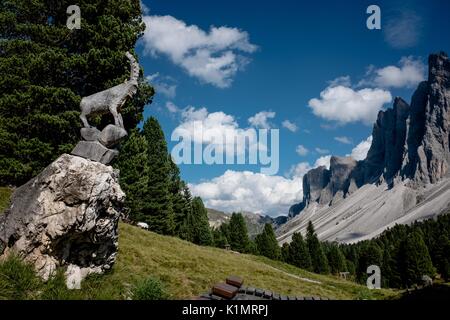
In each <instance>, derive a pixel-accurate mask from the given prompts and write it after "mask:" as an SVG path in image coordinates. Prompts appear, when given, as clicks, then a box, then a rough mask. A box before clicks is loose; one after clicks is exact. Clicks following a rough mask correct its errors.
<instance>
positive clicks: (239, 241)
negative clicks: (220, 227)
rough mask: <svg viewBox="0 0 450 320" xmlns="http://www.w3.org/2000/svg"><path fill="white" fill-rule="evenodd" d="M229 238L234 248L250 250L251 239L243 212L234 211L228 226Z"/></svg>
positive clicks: (244, 250) (236, 249) (240, 250)
mask: <svg viewBox="0 0 450 320" xmlns="http://www.w3.org/2000/svg"><path fill="white" fill-rule="evenodd" d="M226 232H227V233H228V235H227V239H228V243H229V244H230V246H231V249H232V250H235V251H239V252H248V250H249V239H248V231H247V225H246V224H245V220H244V216H243V215H242V214H241V213H233V214H232V215H231V218H230V222H229V225H228V227H227V231H226Z"/></svg>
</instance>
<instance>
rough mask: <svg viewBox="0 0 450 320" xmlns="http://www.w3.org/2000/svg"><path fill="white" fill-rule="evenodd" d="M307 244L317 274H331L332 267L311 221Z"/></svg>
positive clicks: (308, 228) (307, 233)
mask: <svg viewBox="0 0 450 320" xmlns="http://www.w3.org/2000/svg"><path fill="white" fill-rule="evenodd" d="M306 244H307V246H308V251H309V254H310V256H311V263H312V267H313V271H314V272H315V273H321V274H328V273H330V267H329V265H328V260H327V257H326V255H325V253H324V251H323V248H322V244H321V243H320V242H319V239H318V238H317V235H316V232H315V231H314V226H313V224H312V223H311V221H309V223H308V227H307V232H306Z"/></svg>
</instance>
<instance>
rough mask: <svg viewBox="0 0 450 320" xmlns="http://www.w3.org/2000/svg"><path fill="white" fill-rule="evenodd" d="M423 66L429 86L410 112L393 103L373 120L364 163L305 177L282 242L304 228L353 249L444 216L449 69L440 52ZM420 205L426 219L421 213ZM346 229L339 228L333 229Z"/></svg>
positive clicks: (337, 163) (422, 87)
mask: <svg viewBox="0 0 450 320" xmlns="http://www.w3.org/2000/svg"><path fill="white" fill-rule="evenodd" d="M428 64H429V72H428V80H427V81H423V82H422V83H420V84H419V86H418V88H417V89H416V91H415V92H414V94H413V96H412V98H411V104H408V103H406V102H405V101H404V100H403V99H402V98H400V97H397V98H395V99H394V103H393V108H390V109H387V110H383V111H380V112H379V114H378V117H377V120H376V122H375V124H374V127H373V131H372V137H373V141H372V145H371V147H370V149H369V151H368V153H367V157H366V158H365V159H364V160H361V161H356V160H354V159H352V158H350V157H336V156H333V157H331V160H330V168H329V169H327V168H326V167H318V168H315V169H313V170H310V171H309V172H307V173H306V174H305V176H304V177H303V201H302V202H301V203H299V204H296V205H294V206H292V207H291V209H290V212H289V217H290V220H289V221H288V222H287V223H286V224H285V225H283V226H281V227H280V228H279V229H278V230H277V234H278V239H279V241H280V242H285V241H289V240H290V237H291V235H292V233H293V232H295V231H303V230H304V229H305V225H306V224H307V222H308V221H309V220H311V221H312V222H313V223H314V225H315V226H316V228H317V231H318V234H319V237H321V238H322V239H323V240H332V241H342V242H353V241H357V240H362V239H365V238H367V237H369V236H375V235H376V234H379V233H381V232H382V231H383V230H385V229H386V228H387V227H388V226H390V225H392V223H395V222H398V223H401V222H404V223H409V222H412V221H414V219H416V218H417V219H422V218H423V217H425V216H426V217H430V216H434V215H436V214H440V213H442V212H445V211H446V210H447V209H448V208H450V200H448V201H445V200H443V199H440V198H439V197H442V195H443V194H445V195H446V196H448V198H449V199H450V191H449V190H450V182H449V183H448V184H447V180H449V179H450V177H449V167H450V151H449V140H450V62H449V58H448V56H447V54H445V53H444V52H440V53H437V54H431V55H430V56H429V59H428ZM442 186H444V188H442ZM436 197H437V198H436ZM437 199H440V200H439V201H438V200H437ZM396 202H398V203H396ZM386 203H388V204H389V205H386ZM368 204H370V206H368ZM424 205H425V207H426V208H427V210H429V211H430V212H429V213H428V214H427V213H426V212H422V211H421V210H423V209H421V208H424ZM393 210H396V212H393ZM350 217H352V218H351V219H350ZM330 219H331V220H330ZM349 219H350V220H349ZM377 219H378V220H377ZM344 221H345V225H346V226H345V227H344V228H342V226H341V227H337V226H338V225H339V223H342V222H344ZM331 222H333V223H335V224H334V227H333V226H332V223H331Z"/></svg>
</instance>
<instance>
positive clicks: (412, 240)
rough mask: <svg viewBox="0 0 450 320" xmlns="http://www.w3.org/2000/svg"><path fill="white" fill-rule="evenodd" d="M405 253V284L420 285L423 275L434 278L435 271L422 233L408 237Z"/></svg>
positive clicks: (416, 232)
mask: <svg viewBox="0 0 450 320" xmlns="http://www.w3.org/2000/svg"><path fill="white" fill-rule="evenodd" d="M403 252H404V255H403V268H404V269H403V270H404V271H403V276H404V279H403V282H404V284H405V285H406V286H411V285H413V284H417V283H419V282H420V281H421V278H422V276H423V275H428V276H430V277H433V276H434V274H435V269H434V267H433V264H432V262H431V257H430V254H429V252H428V248H427V246H426V245H425V242H424V240H423V238H422V233H421V232H420V231H417V230H416V231H414V232H412V233H411V234H410V235H408V237H407V238H406V240H405V241H404V243H403Z"/></svg>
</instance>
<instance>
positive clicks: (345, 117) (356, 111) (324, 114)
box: [308, 85, 392, 125]
mask: <svg viewBox="0 0 450 320" xmlns="http://www.w3.org/2000/svg"><path fill="white" fill-rule="evenodd" d="M391 101H392V95H391V93H390V92H389V91H385V90H382V89H371V88H365V89H361V90H357V91H356V90H354V89H352V88H349V87H344V86H341V85H339V86H336V87H327V88H326V89H325V90H324V91H322V92H321V93H320V98H314V99H311V100H309V103H308V106H309V107H310V108H311V109H312V111H313V113H314V114H315V115H316V116H318V117H321V118H324V119H326V120H333V121H337V122H338V123H339V124H341V125H343V124H347V123H351V122H359V121H361V122H363V123H365V124H367V125H369V124H372V123H373V121H375V120H376V118H377V114H378V112H379V111H380V110H381V109H382V108H383V106H384V104H386V103H389V102H391Z"/></svg>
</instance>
